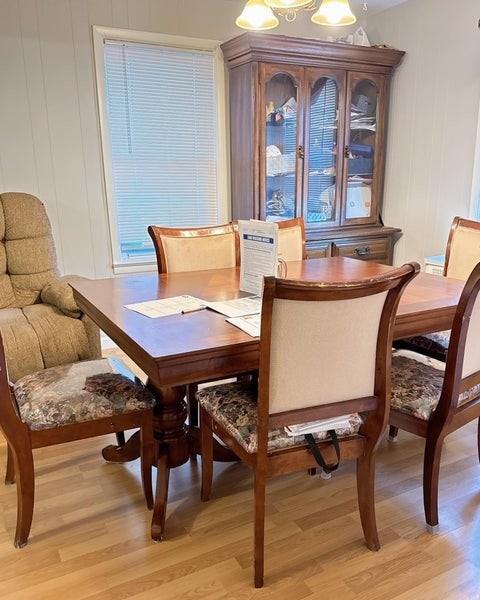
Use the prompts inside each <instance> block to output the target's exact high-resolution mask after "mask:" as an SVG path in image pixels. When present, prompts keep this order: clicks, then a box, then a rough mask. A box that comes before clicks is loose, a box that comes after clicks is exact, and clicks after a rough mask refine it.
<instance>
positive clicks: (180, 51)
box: [96, 28, 227, 265]
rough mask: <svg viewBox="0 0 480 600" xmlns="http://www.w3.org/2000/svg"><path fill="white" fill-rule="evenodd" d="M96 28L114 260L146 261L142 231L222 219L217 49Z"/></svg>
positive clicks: (149, 256) (149, 252)
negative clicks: (154, 227) (99, 40)
mask: <svg viewBox="0 0 480 600" xmlns="http://www.w3.org/2000/svg"><path fill="white" fill-rule="evenodd" d="M96 29H97V32H98V31H99V29H100V28H96ZM102 31H104V35H102V36H101V37H102V39H101V57H99V56H98V50H97V51H96V57H97V75H98V77H99V81H100V78H101V82H100V83H99V98H100V107H101V114H102V141H103V149H104V163H105V175H106V184H107V186H106V187H107V196H108V199H109V203H108V204H109V217H110V225H111V231H112V248H113V258H114V263H115V264H116V265H122V264H127V265H128V264H130V265H132V264H133V265H138V264H141V263H145V262H154V261H155V257H154V251H153V246H152V242H151V240H150V237H149V235H148V232H147V227H148V226H149V225H153V224H156V225H164V226H172V227H177V226H178V227H195V226H204V225H214V224H217V223H219V222H224V221H225V220H226V218H227V214H226V206H225V198H226V194H225V189H224V187H225V186H224V176H225V172H224V163H223V157H222V156H221V153H222V150H221V148H224V147H225V146H226V143H225V142H223V143H221V140H220V138H221V135H225V128H224V126H223V127H222V120H221V116H222V110H221V104H222V102H223V99H222V89H221V88H222V86H220V85H219V72H220V71H221V63H220V62H219V58H218V44H216V43H212V42H206V43H204V44H203V46H206V47H201V46H202V44H201V42H202V41H201V40H189V42H190V44H189V46H190V47H184V46H183V45H182V41H183V40H180V43H179V42H178V40H179V39H178V38H176V37H172V36H161V40H160V42H161V43H152V42H151V40H148V39H145V40H144V41H138V39H136V40H131V39H128V40H127V39H122V38H120V39H119V37H118V36H114V37H113V36H109V35H108V32H109V31H110V32H111V30H100V34H101V33H102ZM119 33H122V32H119ZM123 33H125V32H123ZM132 33H134V32H132ZM144 35H145V37H150V38H152V37H156V36H152V35H150V34H144ZM139 36H141V34H136V33H134V37H135V38H138V37H139ZM122 37H124V36H122ZM192 43H193V44H192ZM192 45H193V47H191V46H192ZM195 46H198V47H195ZM99 58H101V62H102V64H101V68H100V70H99V69H98V62H99ZM219 67H220V68H219Z"/></svg>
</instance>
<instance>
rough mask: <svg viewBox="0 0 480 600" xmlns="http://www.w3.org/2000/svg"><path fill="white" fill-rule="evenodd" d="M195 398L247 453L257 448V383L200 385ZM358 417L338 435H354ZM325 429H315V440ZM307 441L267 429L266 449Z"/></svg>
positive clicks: (322, 437)
mask: <svg viewBox="0 0 480 600" xmlns="http://www.w3.org/2000/svg"><path fill="white" fill-rule="evenodd" d="M197 399H198V401H199V402H200V404H201V406H202V407H203V408H204V409H205V410H206V411H207V412H208V414H209V415H210V416H211V417H212V418H213V419H214V420H215V421H217V422H218V423H220V425H222V426H223V427H224V429H225V430H226V431H227V432H228V433H229V434H230V435H231V436H232V437H233V438H234V439H235V440H236V441H237V442H238V443H239V444H240V445H241V446H242V447H243V448H244V449H245V450H246V451H247V452H249V453H255V452H256V451H257V386H256V385H255V384H252V383H227V384H223V385H215V386H210V387H206V388H203V389H201V390H199V391H198V392H197ZM361 423H362V421H361V418H360V417H359V416H356V417H354V418H352V419H351V420H350V427H348V428H345V429H338V430H337V435H338V437H347V436H351V435H355V434H356V433H358V430H359V429H360V425H361ZM327 437H328V433H327V432H321V433H315V434H314V438H315V439H316V440H317V441H319V442H320V441H322V440H325V439H327ZM305 445H307V443H306V441H305V438H304V436H303V435H301V436H297V437H291V436H288V435H287V434H286V433H285V432H284V430H283V428H281V429H272V430H271V431H269V433H268V452H274V451H276V450H283V449H285V448H290V447H293V446H305Z"/></svg>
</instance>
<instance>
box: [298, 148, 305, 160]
mask: <svg viewBox="0 0 480 600" xmlns="http://www.w3.org/2000/svg"><path fill="white" fill-rule="evenodd" d="M297 156H298V158H300V159H301V160H303V159H304V158H305V149H304V147H303V146H299V147H298V149H297Z"/></svg>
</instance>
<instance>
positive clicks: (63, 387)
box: [13, 358, 153, 431]
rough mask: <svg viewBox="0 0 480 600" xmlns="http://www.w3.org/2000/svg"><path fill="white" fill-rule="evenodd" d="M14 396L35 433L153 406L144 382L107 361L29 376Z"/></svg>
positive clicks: (52, 369)
mask: <svg viewBox="0 0 480 600" xmlns="http://www.w3.org/2000/svg"><path fill="white" fill-rule="evenodd" d="M13 390H14V394H15V398H16V401H17V405H18V408H19V411H20V416H21V419H22V421H23V422H24V423H26V424H27V425H28V426H29V427H30V429H32V430H36V431H38V430H42V429H53V428H55V427H62V426H64V425H71V424H74V423H82V422H85V421H94V420H96V419H102V418H105V417H112V416H114V415H120V414H125V413H130V412H135V411H140V410H145V409H148V408H151V407H152V406H153V396H152V394H151V393H150V392H149V391H148V390H147V389H146V387H145V386H144V385H143V384H142V383H141V382H140V380H138V379H137V378H136V377H135V376H134V375H133V374H132V373H131V372H130V371H129V370H128V369H127V368H126V367H125V366H124V365H123V363H121V362H120V361H117V360H110V359H108V358H103V359H100V360H90V361H83V362H77V363H74V364H70V365H63V366H59V367H52V368H50V369H44V370H43V371H38V372H37V373H32V374H31V375H26V376H25V377H22V378H21V379H19V380H18V381H17V382H16V384H15V385H14V388H13Z"/></svg>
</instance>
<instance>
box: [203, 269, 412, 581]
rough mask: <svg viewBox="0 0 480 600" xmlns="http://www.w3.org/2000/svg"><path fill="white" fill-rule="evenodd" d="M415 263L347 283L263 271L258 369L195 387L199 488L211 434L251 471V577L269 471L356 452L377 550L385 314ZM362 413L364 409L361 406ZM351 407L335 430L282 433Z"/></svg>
mask: <svg viewBox="0 0 480 600" xmlns="http://www.w3.org/2000/svg"><path fill="white" fill-rule="evenodd" d="M419 269H420V267H419V265H417V264H414V263H412V264H407V265H404V266H403V267H401V268H399V269H393V270H391V271H389V272H388V273H386V274H385V275H383V276H381V277H376V278H373V279H368V280H360V281H352V282H349V283H348V284H347V283H345V282H343V283H328V282H318V283H313V282H299V281H291V280H286V279H277V278H274V277H267V278H265V285H264V292H263V303H262V315H261V336H260V369H259V378H258V382H257V380H255V381H252V382H237V383H230V384H224V385H217V386H213V387H209V388H205V389H201V390H199V391H198V393H197V398H198V400H199V402H200V422H201V450H202V490H201V498H202V500H203V501H207V500H208V499H209V498H210V494H211V488H212V477H213V470H212V469H213V435H215V436H217V437H219V438H220V439H221V440H223V441H224V442H225V443H226V444H227V445H228V447H229V448H231V449H232V450H233V451H234V452H235V454H236V455H237V456H238V457H239V459H240V460H242V461H243V462H245V463H246V464H247V465H248V466H249V467H250V468H251V469H252V470H253V472H254V491H255V517H254V540H255V541H254V582H255V587H262V585H263V575H264V523H265V493H266V490H265V487H266V480H267V479H268V478H269V477H273V476H276V475H282V474H286V473H290V472H294V471H302V470H307V469H310V468H313V467H316V466H317V465H319V464H320V465H321V466H322V468H324V469H326V470H327V471H330V470H333V469H334V468H336V465H331V464H330V465H328V464H327V463H331V462H332V459H334V457H335V456H337V460H338V459H341V460H343V459H357V488H358V500H359V508H360V518H361V523H362V527H363V532H364V536H365V540H366V543H367V546H368V548H369V549H371V550H378V549H379V548H380V543H379V540H378V534H377V528H376V522H375V505H374V477H375V467H374V461H375V453H376V450H377V446H378V443H379V440H380V438H381V436H382V432H383V430H384V429H385V427H386V425H387V422H388V412H389V397H390V363H391V348H392V329H393V322H394V317H395V313H396V309H397V306H398V302H399V299H400V295H401V293H402V290H403V289H404V287H405V286H406V285H407V284H408V282H409V281H410V280H411V279H412V278H413V277H414V276H415V275H416V274H417V273H418V271H419ZM360 414H361V415H362V416H360ZM340 415H350V417H349V419H348V425H347V426H345V427H343V428H342V430H340V431H338V432H335V431H333V432H329V435H330V436H331V437H332V438H333V443H330V442H329V441H328V440H327V439H326V438H327V434H325V433H323V434H316V435H315V441H313V440H310V442H311V444H313V445H312V446H309V445H307V440H306V438H305V437H304V436H296V437H290V436H288V435H287V434H286V432H285V430H284V427H286V426H290V425H295V424H300V423H309V422H311V421H317V420H319V419H326V418H330V417H334V416H340Z"/></svg>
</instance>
